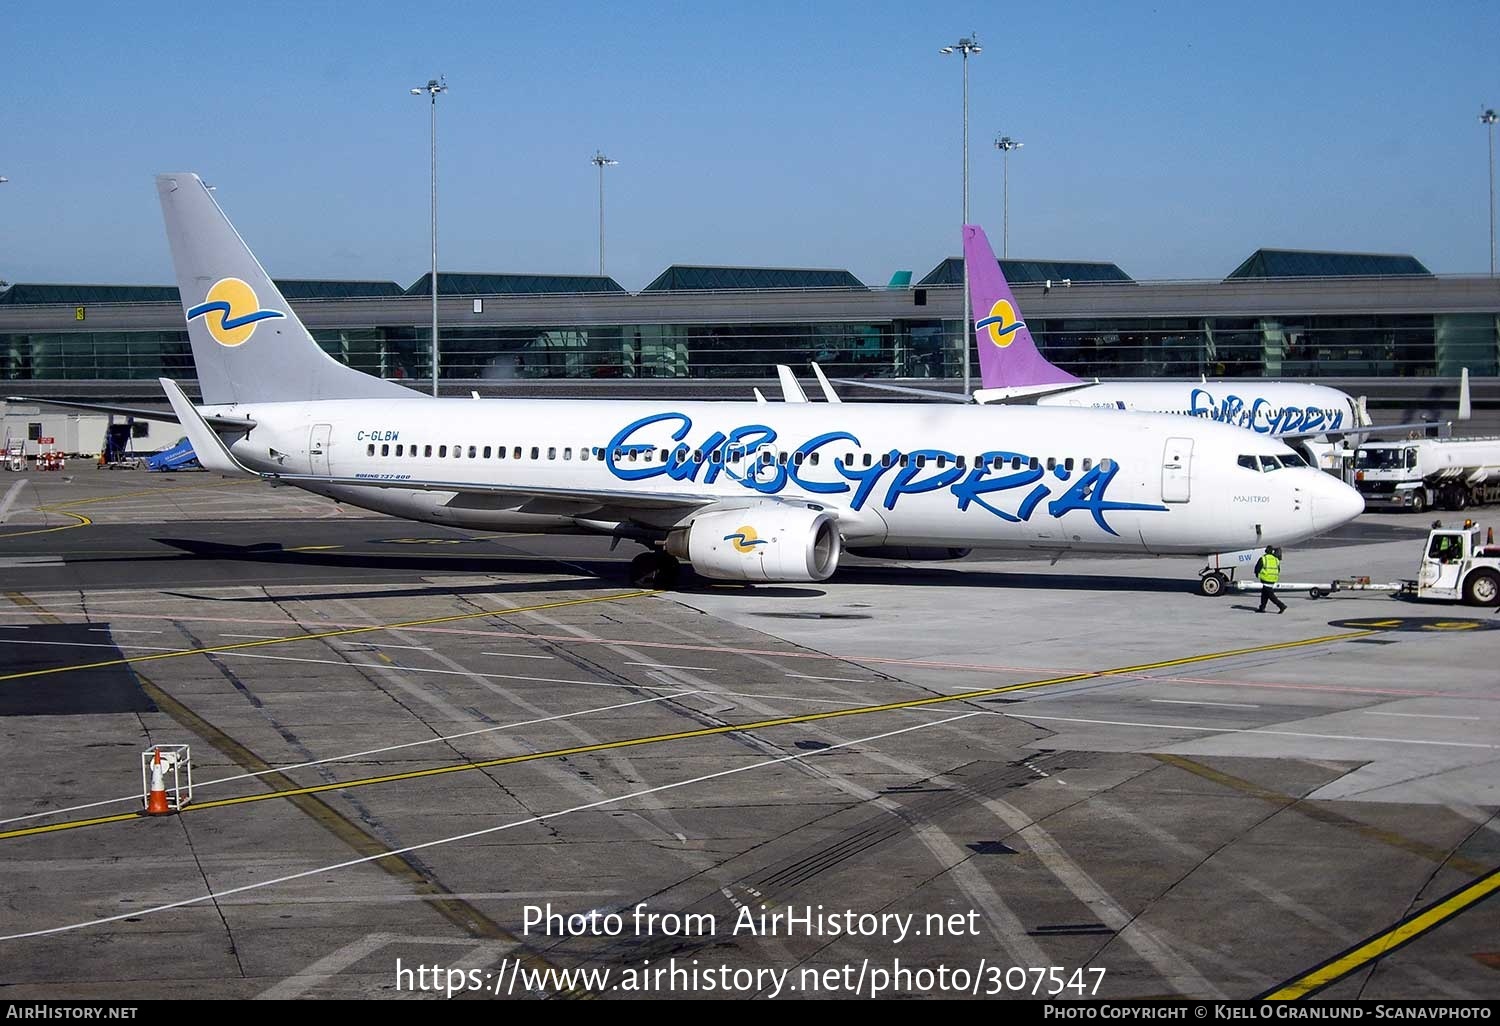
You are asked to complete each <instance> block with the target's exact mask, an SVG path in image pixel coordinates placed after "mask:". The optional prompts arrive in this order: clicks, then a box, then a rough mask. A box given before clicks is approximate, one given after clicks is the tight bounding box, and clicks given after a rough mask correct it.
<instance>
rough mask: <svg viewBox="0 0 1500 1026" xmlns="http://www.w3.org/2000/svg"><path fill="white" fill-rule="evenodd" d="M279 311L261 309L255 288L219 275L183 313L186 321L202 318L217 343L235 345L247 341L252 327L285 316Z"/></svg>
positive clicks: (253, 332) (253, 331) (252, 331)
mask: <svg viewBox="0 0 1500 1026" xmlns="http://www.w3.org/2000/svg"><path fill="white" fill-rule="evenodd" d="M285 316H286V314H284V313H282V312H281V311H279V310H262V309H261V308H260V300H259V299H258V298H256V295H255V290H254V289H252V288H251V287H250V286H249V285H246V284H245V283H244V282H242V281H240V280H239V279H238V278H220V279H219V280H218V281H216V282H214V285H213V288H211V289H209V290H208V295H207V296H205V297H204V298H203V302H201V303H199V304H198V305H197V306H195V307H192V308H191V309H189V310H188V312H187V319H188V320H190V321H193V320H197V319H198V318H199V317H202V318H203V326H204V327H205V328H207V329H208V333H209V334H210V335H212V336H213V338H214V341H215V342H217V343H219V345H221V346H230V347H233V346H238V345H243V344H244V343H246V342H248V341H250V336H251V335H254V334H255V326H256V325H257V324H259V323H260V322H261V321H264V320H269V319H271V318H273V317H285Z"/></svg>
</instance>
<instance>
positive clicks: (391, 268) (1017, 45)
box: [0, 0, 1500, 289]
mask: <svg viewBox="0 0 1500 1026" xmlns="http://www.w3.org/2000/svg"><path fill="white" fill-rule="evenodd" d="M970 31H973V32H975V33H977V35H978V38H979V41H980V43H981V44H982V45H983V46H984V53H983V54H981V55H978V56H976V57H973V58H972V59H971V61H970V125H971V165H970V166H971V186H970V208H971V213H972V216H973V218H974V219H975V220H977V221H978V222H979V223H981V224H984V225H985V226H986V227H987V228H988V229H989V234H990V236H991V238H992V239H994V240H995V241H996V245H997V246H998V245H999V239H1000V234H1001V232H1000V222H1001V176H1000V157H999V154H998V153H997V152H996V150H995V149H994V147H993V141H994V139H995V137H996V136H997V135H998V134H1001V133H1006V134H1010V135H1012V136H1015V137H1017V138H1019V139H1021V140H1023V141H1024V142H1025V144H1026V146H1025V149H1023V150H1021V151H1020V152H1019V153H1016V154H1014V155H1013V156H1012V158H1011V183H1010V184H1011V193H1010V196H1011V201H1010V214H1011V234H1010V252H1011V255H1012V256H1016V257H1038V258H1048V257H1050V258H1070V259H1093V260H1113V261H1115V262H1117V263H1119V264H1120V265H1121V266H1122V267H1124V268H1125V270H1126V271H1127V272H1128V273H1130V274H1132V275H1133V276H1135V277H1137V278H1203V277H1218V276H1222V275H1224V274H1226V273H1228V272H1229V271H1230V270H1232V269H1233V268H1234V266H1235V265H1236V264H1237V263H1238V262H1239V261H1240V260H1241V259H1242V258H1244V257H1245V256H1247V255H1248V254H1249V253H1250V252H1251V251H1252V250H1254V249H1255V248H1256V247H1258V246H1277V247H1289V248H1311V249H1344V250H1359V251H1376V252H1409V253H1413V254H1415V255H1416V256H1418V257H1419V258H1421V259H1422V260H1423V261H1424V262H1426V263H1427V264H1428V266H1429V267H1431V268H1432V269H1433V270H1435V271H1438V272H1440V273H1464V272H1483V271H1485V270H1487V268H1488V262H1489V249H1488V246H1489V243H1488V238H1489V236H1488V226H1487V219H1488V195H1487V189H1488V179H1487V163H1486V160H1487V157H1486V152H1487V151H1486V143H1485V129H1484V128H1483V127H1482V126H1481V125H1480V123H1479V121H1478V114H1479V111H1480V106H1481V103H1482V102H1486V101H1487V102H1488V103H1489V105H1491V106H1496V105H1500V60H1497V50H1496V42H1497V40H1500V4H1497V3H1495V2H1494V0H1443V2H1441V3H1438V4H1414V3H1410V2H1406V3H1387V2H1369V0H1367V2H1364V3H1354V2H1343V0H1337V2H1327V3H1316V4H1309V3H1306V2H1301V3H1281V2H1265V3H1254V4H1247V3H1237V4H1233V5H1217V4H1203V3H1192V2H1177V0H1158V2H1155V3H1106V2H1102V0H1078V2H1075V3H1072V4H1051V5H1020V4H995V3H964V2H953V3H942V4H924V3H919V2H913V0H905V2H872V0H862V2H844V0H814V2H806V0H804V2H802V3H781V2H760V3H756V4H733V5H731V4H724V3H715V2H708V3H704V2H698V3H648V2H636V3H630V4H619V3H615V4H604V3H585V2H565V0H563V2H548V3H540V2H529V3H524V4H521V3H516V4H513V3H472V4H457V3H446V4H445V3H427V4H421V3H404V4H395V3H385V2H374V3H360V4H354V3H346V4H332V3H318V2H299V3H280V2H261V3H256V4H245V5H240V6H237V7H236V8H229V7H227V6H223V7H221V6H220V5H215V4H205V5H202V6H201V7H199V8H195V7H192V6H183V5H176V6H171V5H168V6H159V5H158V6H151V5H124V4H115V3H108V4H103V3H101V4H68V3H58V4H53V5H50V6H49V5H43V4H34V3H28V4H17V5H13V9H11V10H9V11H7V13H6V16H5V18H4V34H3V36H0V69H3V70H0V75H3V77H4V80H5V86H6V89H5V92H6V96H7V100H6V105H5V110H4V114H3V117H0V127H3V130H0V175H6V176H8V177H9V178H10V182H9V183H8V184H6V185H3V186H0V278H3V279H8V280H10V281H56V282H98V281H119V282H141V283H170V282H171V281H172V274H171V267H170V263H169V259H168V254H167V247H166V242H165V238H164V236H163V233H162V229H161V223H160V211H159V209H158V208H157V205H156V198H155V193H154V189H153V187H152V183H151V179H152V176H153V175H154V174H155V173H156V172H158V171H184V170H192V171H198V172H199V173H201V174H202V175H203V176H204V178H205V179H206V180H207V181H209V182H210V183H212V184H214V185H215V186H216V187H217V190H218V192H217V196H218V198H219V202H220V203H221V204H222V205H223V206H224V208H225V210H226V211H227V212H228V214H229V216H230V218H231V220H233V221H234V222H235V225H236V227H238V228H239V230H240V232H241V234H242V235H244V236H245V238H246V239H247V241H248V242H249V243H250V245H251V246H252V248H254V249H255V251H256V253H257V255H258V256H259V257H260V258H261V261H262V263H264V264H265V265H266V266H267V268H268V269H269V270H270V271H271V273H272V274H273V275H276V276H278V277H322V278H354V277H373V278H381V279H394V280H396V281H399V282H401V283H402V284H403V285H404V284H409V283H410V282H412V281H413V280H415V279H416V278H417V277H418V276H420V275H421V274H422V273H423V272H424V271H425V270H426V268H427V265H428V259H429V257H428V248H427V247H428V239H427V231H428V205H427V204H428V159H429V149H428V146H429V142H428V108H427V101H426V99H425V98H419V97H414V96H412V95H410V93H409V89H410V87H412V86H415V85H420V84H422V83H424V82H426V80H427V79H428V78H430V77H432V76H434V75H436V74H438V73H442V74H445V75H446V76H447V78H448V82H449V85H450V90H451V91H450V92H449V93H448V94H446V95H445V96H443V97H442V98H441V99H440V100H439V111H438V120H439V125H438V133H439V159H440V170H439V183H440V184H439V189H440V203H441V207H440V212H439V232H440V243H439V245H440V263H441V265H442V267H443V269H444V270H465V271H536V272H545V273H593V272H594V270H595V269H596V267H597V260H598V256H597V244H598V243H597V217H598V210H597V191H596V177H595V175H596V171H595V169H594V167H593V166H592V165H591V164H590V163H589V158H590V157H591V156H592V155H593V153H594V151H595V149H597V148H602V149H603V150H604V151H605V153H606V154H608V155H609V156H610V157H613V158H615V159H618V160H619V161H620V164H619V166H618V167H614V168H610V169H608V170H607V172H606V173H607V182H606V190H607V193H606V201H607V211H606V218H607V224H606V229H607V242H606V245H607V252H606V256H607V264H608V266H607V270H608V272H609V273H610V274H612V275H613V276H615V277H616V278H617V279H619V280H620V282H621V283H622V284H623V285H625V286H626V287H627V288H630V289H637V288H640V287H641V286H643V285H645V284H646V283H647V282H648V281H650V279H651V278H652V277H654V276H655V275H656V274H657V273H658V272H659V271H661V270H662V269H663V268H665V267H666V266H667V265H668V264H671V263H674V262H676V263H705V264H745V265H752V266H804V267H847V268H848V269H850V270H851V271H853V272H854V273H855V274H856V275H858V276H859V277H860V278H861V279H862V280H864V281H866V282H870V283H872V284H880V283H883V282H884V281H885V280H886V279H887V278H888V277H889V276H890V274H891V272H892V271H895V270H898V269H909V270H913V271H915V272H916V273H917V274H918V275H921V274H923V273H925V272H926V271H928V270H929V269H930V268H931V267H932V266H933V265H935V264H936V263H937V262H938V261H939V260H940V259H942V258H943V257H945V256H948V255H956V254H957V252H958V249H959V246H958V238H959V233H958V226H959V215H960V145H959V135H960V129H961V123H960V98H961V77H960V67H959V58H958V57H956V56H952V57H942V56H939V54H938V52H937V50H938V48H939V47H940V46H942V45H943V44H945V43H950V42H953V41H954V40H956V39H957V38H958V37H960V36H962V35H966V34H968V33H969V32H970Z"/></svg>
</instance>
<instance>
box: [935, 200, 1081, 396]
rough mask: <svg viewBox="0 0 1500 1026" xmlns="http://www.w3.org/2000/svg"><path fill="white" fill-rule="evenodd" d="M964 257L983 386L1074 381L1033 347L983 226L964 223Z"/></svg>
mask: <svg viewBox="0 0 1500 1026" xmlns="http://www.w3.org/2000/svg"><path fill="white" fill-rule="evenodd" d="M964 263H965V265H966V266H967V267H968V272H969V297H970V301H971V303H972V305H973V314H974V335H975V337H976V338H977V340H978V343H979V379H980V381H981V382H982V383H983V384H984V387H985V388H1010V387H1014V386H1017V385H1056V384H1062V383H1064V382H1070V381H1077V380H1079V379H1078V378H1075V377H1074V376H1073V375H1071V374H1069V373H1068V372H1067V371H1065V370H1063V369H1062V368H1061V367H1056V366H1053V365H1052V364H1051V363H1049V362H1047V358H1046V357H1044V356H1043V355H1042V354H1041V353H1040V352H1038V351H1037V348H1036V341H1035V340H1034V339H1033V338H1032V337H1031V329H1029V328H1028V327H1026V322H1025V321H1023V320H1022V319H1021V311H1020V309H1019V308H1018V307H1017V306H1016V297H1015V296H1014V295H1012V294H1011V291H1010V286H1009V285H1008V284H1006V281H1005V275H1004V273H1002V272H1001V270H1000V261H998V260H996V259H995V251H994V249H993V248H992V247H991V246H990V240H989V239H988V238H986V237H985V234H984V229H983V228H981V227H979V226H978V225H977V224H966V225H964Z"/></svg>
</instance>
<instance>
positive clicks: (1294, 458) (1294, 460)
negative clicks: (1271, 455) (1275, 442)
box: [1281, 452, 1308, 467]
mask: <svg viewBox="0 0 1500 1026" xmlns="http://www.w3.org/2000/svg"><path fill="white" fill-rule="evenodd" d="M1281 465H1282V466H1283V467H1305V466H1307V465H1308V464H1307V460H1305V459H1303V458H1302V456H1301V454H1300V453H1295V452H1287V453H1282V455H1281Z"/></svg>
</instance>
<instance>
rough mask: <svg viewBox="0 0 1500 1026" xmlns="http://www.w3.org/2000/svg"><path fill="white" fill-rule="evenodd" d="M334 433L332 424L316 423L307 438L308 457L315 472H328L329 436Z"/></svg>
mask: <svg viewBox="0 0 1500 1026" xmlns="http://www.w3.org/2000/svg"><path fill="white" fill-rule="evenodd" d="M332 433H333V425H332V424H314V425H313V426H312V434H311V436H310V437H309V438H308V440H307V457H308V463H309V464H310V465H311V472H312V473H314V474H327V473H328V472H329V471H328V447H329V436H330V435H331V434H332Z"/></svg>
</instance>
